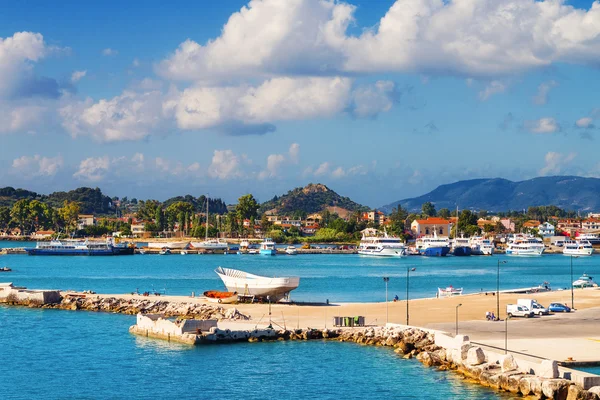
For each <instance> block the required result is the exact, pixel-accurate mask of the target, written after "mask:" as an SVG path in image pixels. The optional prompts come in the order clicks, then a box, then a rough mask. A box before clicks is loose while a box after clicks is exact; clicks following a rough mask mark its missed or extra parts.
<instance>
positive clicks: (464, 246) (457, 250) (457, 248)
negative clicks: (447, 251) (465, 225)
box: [452, 235, 471, 257]
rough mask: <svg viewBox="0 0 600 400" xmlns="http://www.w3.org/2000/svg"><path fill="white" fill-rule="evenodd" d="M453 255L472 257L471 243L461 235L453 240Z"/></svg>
mask: <svg viewBox="0 0 600 400" xmlns="http://www.w3.org/2000/svg"><path fill="white" fill-rule="evenodd" d="M452 254H453V255H455V256H458V257H462V256H470V255H471V241H470V240H469V238H465V237H463V236H462V235H461V237H459V238H454V240H452Z"/></svg>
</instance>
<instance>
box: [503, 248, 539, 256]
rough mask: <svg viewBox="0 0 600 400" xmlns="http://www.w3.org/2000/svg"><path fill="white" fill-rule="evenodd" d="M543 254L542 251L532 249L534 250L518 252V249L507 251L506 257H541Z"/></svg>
mask: <svg viewBox="0 0 600 400" xmlns="http://www.w3.org/2000/svg"><path fill="white" fill-rule="evenodd" d="M543 252H544V249H540V250H537V249H534V250H518V249H507V250H506V255H507V256H541V255H542V253H543Z"/></svg>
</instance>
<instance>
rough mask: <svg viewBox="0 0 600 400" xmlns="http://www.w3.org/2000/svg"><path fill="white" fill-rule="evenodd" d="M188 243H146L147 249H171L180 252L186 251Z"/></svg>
mask: <svg viewBox="0 0 600 400" xmlns="http://www.w3.org/2000/svg"><path fill="white" fill-rule="evenodd" d="M189 244H190V242H148V248H149V249H164V248H167V249H171V250H182V249H187V248H188V246H189Z"/></svg>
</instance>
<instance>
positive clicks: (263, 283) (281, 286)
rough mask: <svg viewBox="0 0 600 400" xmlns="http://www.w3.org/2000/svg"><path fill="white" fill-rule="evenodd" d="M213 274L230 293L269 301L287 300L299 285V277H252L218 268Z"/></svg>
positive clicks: (232, 270)
mask: <svg viewBox="0 0 600 400" xmlns="http://www.w3.org/2000/svg"><path fill="white" fill-rule="evenodd" d="M215 273H216V274H217V275H218V276H219V278H221V280H222V281H223V283H224V284H225V287H226V288H227V290H229V291H230V292H238V293H242V294H243V295H244V296H255V297H259V298H263V299H266V297H267V296H269V299H270V301H279V300H282V299H289V294H290V292H291V291H292V290H294V289H296V288H297V287H298V285H299V284H300V278H299V277H280V278H277V277H273V278H270V277H267V276H260V275H254V274H251V273H248V272H245V271H240V270H237V269H231V268H223V267H218V268H217V269H215Z"/></svg>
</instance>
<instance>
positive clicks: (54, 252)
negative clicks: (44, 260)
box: [25, 247, 135, 256]
mask: <svg viewBox="0 0 600 400" xmlns="http://www.w3.org/2000/svg"><path fill="white" fill-rule="evenodd" d="M25 251H26V252H27V254H28V255H30V256H123V255H133V254H134V251H135V248H133V247H124V248H116V247H113V248H111V249H88V250H86V249H36V248H30V249H25Z"/></svg>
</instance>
